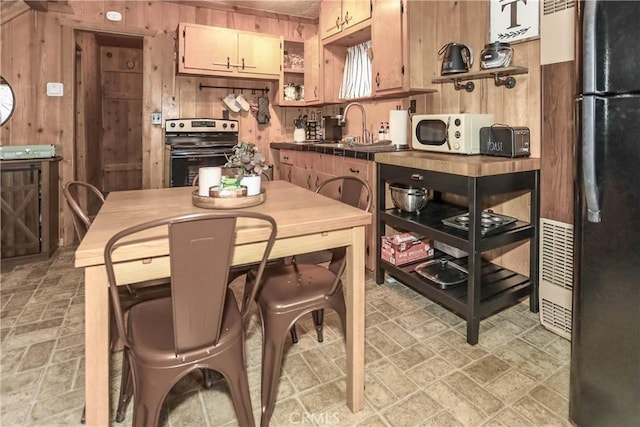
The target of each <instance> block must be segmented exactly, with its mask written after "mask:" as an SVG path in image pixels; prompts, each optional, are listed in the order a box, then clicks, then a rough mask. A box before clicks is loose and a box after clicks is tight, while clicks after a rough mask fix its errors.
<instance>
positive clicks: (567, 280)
mask: <svg viewBox="0 0 640 427" xmlns="http://www.w3.org/2000/svg"><path fill="white" fill-rule="evenodd" d="M539 277H540V322H541V323H542V326H544V327H545V328H547V329H549V330H550V331H552V332H555V333H556V334H558V335H560V336H562V337H564V338H566V339H568V340H570V339H571V315H572V295H573V226H572V225H571V224H566V223H563V222H559V221H554V220H551V219H547V218H541V219H540V266H539Z"/></svg>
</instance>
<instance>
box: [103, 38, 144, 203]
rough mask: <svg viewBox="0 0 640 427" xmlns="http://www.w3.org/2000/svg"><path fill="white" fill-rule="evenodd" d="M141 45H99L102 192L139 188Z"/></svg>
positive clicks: (140, 160)
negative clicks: (139, 47) (138, 46)
mask: <svg viewBox="0 0 640 427" xmlns="http://www.w3.org/2000/svg"><path fill="white" fill-rule="evenodd" d="M142 68H143V67H142V49H136V48H122V47H111V46H103V47H101V48H100V69H101V76H102V79H101V80H102V150H101V151H102V185H101V187H102V188H101V189H102V191H103V192H110V191H120V190H137V189H140V188H142Z"/></svg>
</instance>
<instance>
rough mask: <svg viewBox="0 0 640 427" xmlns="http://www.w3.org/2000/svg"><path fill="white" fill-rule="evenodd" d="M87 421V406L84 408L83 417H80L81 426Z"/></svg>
mask: <svg viewBox="0 0 640 427" xmlns="http://www.w3.org/2000/svg"><path fill="white" fill-rule="evenodd" d="M86 421H87V404H86V403H85V404H84V406H83V407H82V415H81V416H80V424H84V423H85V422H86Z"/></svg>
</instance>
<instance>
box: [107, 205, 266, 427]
mask: <svg viewBox="0 0 640 427" xmlns="http://www.w3.org/2000/svg"><path fill="white" fill-rule="evenodd" d="M238 220H242V221H243V222H239V221H238ZM239 224H241V225H242V226H245V225H246V226H247V227H260V228H264V230H265V233H264V240H265V241H266V245H265V247H264V252H263V255H262V260H261V261H260V264H259V266H258V269H257V272H256V275H255V283H256V286H254V289H253V291H252V292H250V293H249V299H248V300H247V303H245V304H243V306H242V310H241V311H240V310H239V309H238V306H237V304H236V300H235V298H234V297H233V294H232V292H230V291H228V288H227V283H228V276H229V266H230V263H231V259H232V256H233V248H234V240H235V235H236V229H237V226H238V225H239ZM163 226H164V227H167V228H168V235H169V257H170V266H171V296H169V297H165V298H158V299H154V300H149V301H144V302H141V303H139V304H136V305H135V306H133V307H131V308H130V309H129V315H128V316H127V318H125V313H124V311H123V308H122V305H121V303H120V292H119V288H120V287H119V286H118V283H117V281H116V278H115V273H114V261H113V254H114V252H115V253H116V255H117V252H118V250H120V249H121V248H122V247H125V246H130V245H132V244H135V242H134V243H128V242H131V240H130V239H129V238H130V237H131V236H132V235H134V234H137V233H140V232H142V231H145V230H148V229H151V228H157V227H163ZM276 230H277V229H276V224H275V221H274V220H273V218H271V217H269V216H267V215H263V214H259V213H254V212H241V211H226V212H214V213H203V214H189V215H183V216H177V217H172V218H166V219H160V220H155V221H150V222H147V223H144V224H140V225H138V226H135V227H131V228H129V229H126V230H123V231H121V232H119V233H117V234H116V235H114V236H113V237H112V238H111V239H110V240H109V242H107V245H106V247H105V255H104V256H105V265H106V268H107V276H108V279H109V288H110V293H111V300H112V302H113V307H114V311H115V313H116V323H117V328H118V333H119V335H120V339H121V340H122V342H123V343H124V346H125V353H124V355H123V357H126V358H127V359H128V360H129V362H130V366H131V370H132V372H131V374H130V377H131V378H132V380H133V384H132V385H133V387H132V388H133V396H134V409H133V425H135V426H139V425H140V426H156V425H157V423H158V418H159V414H160V409H161V406H162V402H163V401H164V398H165V397H166V395H167V393H168V392H169V390H170V389H171V387H172V386H173V385H174V384H175V383H176V382H177V381H178V380H179V379H180V378H182V377H184V376H185V375H187V374H188V373H190V372H192V371H194V370H196V369H201V368H205V369H212V370H216V371H219V372H220V373H221V374H222V375H223V376H224V378H225V379H226V380H227V383H228V385H229V389H230V390H231V397H232V400H233V404H234V407H235V410H236V414H237V416H238V420H239V424H240V425H241V426H253V425H254V420H253V414H252V409H251V399H250V396H249V384H248V380H247V372H246V366H245V351H244V326H245V323H246V321H247V319H248V317H249V307H250V303H251V302H252V300H253V298H254V296H255V292H256V289H257V287H258V286H259V283H260V281H261V277H262V275H263V272H264V269H265V265H266V263H267V259H268V256H269V253H270V252H271V248H272V247H273V244H274V242H275V237H276ZM138 236H140V235H138ZM140 239H143V237H138V240H137V242H138V243H139V242H140ZM128 250H134V249H132V248H129V249H128ZM125 322H126V323H125ZM129 384H130V385H131V383H129Z"/></svg>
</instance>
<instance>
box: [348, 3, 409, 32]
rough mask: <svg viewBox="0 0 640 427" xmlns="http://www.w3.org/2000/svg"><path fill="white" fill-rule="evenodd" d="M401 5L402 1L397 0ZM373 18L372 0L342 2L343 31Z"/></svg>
mask: <svg viewBox="0 0 640 427" xmlns="http://www.w3.org/2000/svg"><path fill="white" fill-rule="evenodd" d="M395 1H396V3H400V0H395ZM369 18H371V1H370V0H342V22H343V26H342V29H343V30H344V29H346V28H349V27H353V26H354V25H357V24H359V23H361V22H363V21H366V20H367V19H369Z"/></svg>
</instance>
